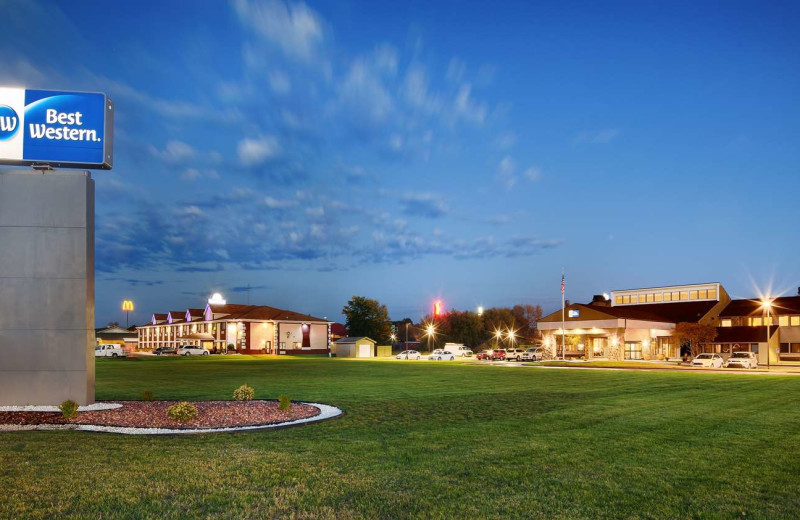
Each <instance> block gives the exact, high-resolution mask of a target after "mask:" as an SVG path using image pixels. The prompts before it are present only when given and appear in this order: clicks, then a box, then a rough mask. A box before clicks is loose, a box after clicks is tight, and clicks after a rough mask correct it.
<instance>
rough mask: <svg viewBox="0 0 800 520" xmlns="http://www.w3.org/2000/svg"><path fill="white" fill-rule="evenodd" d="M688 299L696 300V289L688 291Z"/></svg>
mask: <svg viewBox="0 0 800 520" xmlns="http://www.w3.org/2000/svg"><path fill="white" fill-rule="evenodd" d="M689 299H690V300H696V299H697V291H689Z"/></svg>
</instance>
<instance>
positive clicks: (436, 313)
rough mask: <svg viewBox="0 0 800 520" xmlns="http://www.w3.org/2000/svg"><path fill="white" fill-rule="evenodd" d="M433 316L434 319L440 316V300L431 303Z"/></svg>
mask: <svg viewBox="0 0 800 520" xmlns="http://www.w3.org/2000/svg"><path fill="white" fill-rule="evenodd" d="M433 315H434V316H435V317H436V318H438V317H439V316H441V315H442V302H441V301H440V300H436V301H435V302H433Z"/></svg>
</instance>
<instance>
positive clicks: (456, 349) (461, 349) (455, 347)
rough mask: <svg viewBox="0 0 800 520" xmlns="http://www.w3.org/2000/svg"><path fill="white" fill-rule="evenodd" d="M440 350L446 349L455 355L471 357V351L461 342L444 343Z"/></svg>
mask: <svg viewBox="0 0 800 520" xmlns="http://www.w3.org/2000/svg"><path fill="white" fill-rule="evenodd" d="M442 350H447V351H450V352H452V353H453V355H455V356H457V357H472V351H471V350H470V349H469V347H468V346H466V345H462V344H461V343H445V344H444V348H443V349H442Z"/></svg>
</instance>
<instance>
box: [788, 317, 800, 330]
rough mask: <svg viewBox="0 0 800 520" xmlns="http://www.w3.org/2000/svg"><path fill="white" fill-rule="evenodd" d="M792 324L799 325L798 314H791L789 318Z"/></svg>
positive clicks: (793, 325) (799, 318)
mask: <svg viewBox="0 0 800 520" xmlns="http://www.w3.org/2000/svg"><path fill="white" fill-rule="evenodd" d="M789 321H790V322H791V324H792V327H800V316H792V317H791V319H790V320H789Z"/></svg>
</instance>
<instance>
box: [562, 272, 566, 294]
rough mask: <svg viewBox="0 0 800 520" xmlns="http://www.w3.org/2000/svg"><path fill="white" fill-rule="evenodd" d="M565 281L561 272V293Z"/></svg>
mask: <svg viewBox="0 0 800 520" xmlns="http://www.w3.org/2000/svg"><path fill="white" fill-rule="evenodd" d="M566 285H567V284H566V282H565V281H564V273H563V272H562V273H561V294H564V287H566Z"/></svg>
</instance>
